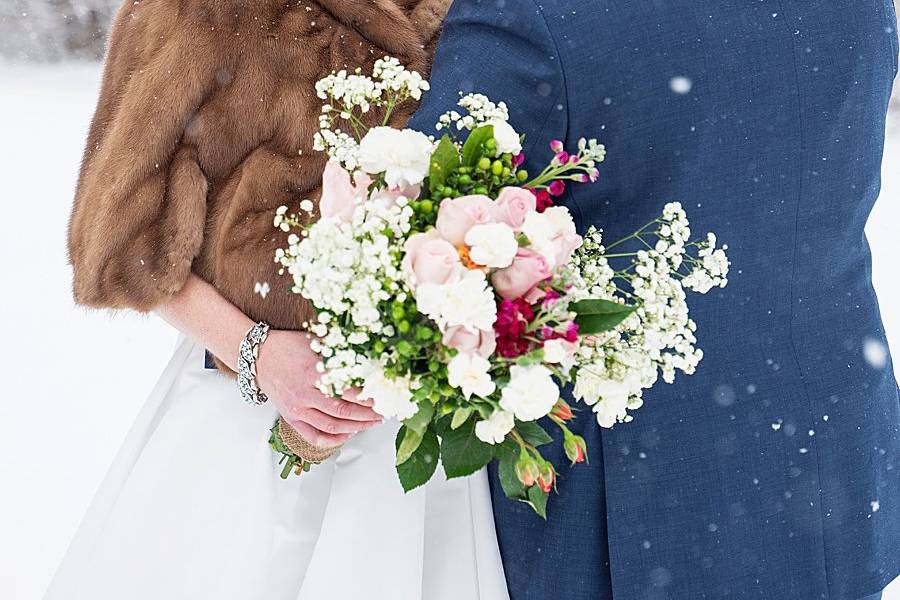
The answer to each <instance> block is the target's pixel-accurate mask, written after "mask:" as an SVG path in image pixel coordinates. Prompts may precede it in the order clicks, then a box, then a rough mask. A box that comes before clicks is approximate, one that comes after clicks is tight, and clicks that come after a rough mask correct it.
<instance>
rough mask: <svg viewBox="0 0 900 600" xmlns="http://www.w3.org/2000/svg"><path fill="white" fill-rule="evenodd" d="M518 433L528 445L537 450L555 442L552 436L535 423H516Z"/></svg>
mask: <svg viewBox="0 0 900 600" xmlns="http://www.w3.org/2000/svg"><path fill="white" fill-rule="evenodd" d="M516 431H518V432H519V435H521V436H522V439H523V440H525V442H526V443H528V444H531V445H532V446H534V447H535V448H537V447H538V446H543V445H545V444H549V443H550V442H552V441H553V438H552V437H550V434H549V433H547V432H546V431H544V428H543V427H541V426H540V425H538V424H537V423H536V422H534V421H516Z"/></svg>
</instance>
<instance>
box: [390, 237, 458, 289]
mask: <svg viewBox="0 0 900 600" xmlns="http://www.w3.org/2000/svg"><path fill="white" fill-rule="evenodd" d="M403 249H404V250H405V251H406V255H405V256H404V257H403V264H402V268H403V272H404V273H406V274H407V278H408V280H409V282H410V285H411V286H412V287H413V288H415V287H416V286H418V285H421V284H423V283H436V284H444V283H447V282H449V281H452V280H454V279H457V278H459V277H460V276H461V275H462V273H463V272H464V271H465V268H464V267H463V265H462V263H461V262H460V260H459V252H458V251H457V250H456V248H454V247H453V244H451V243H450V242H448V241H447V240H445V239H443V238H442V237H441V236H440V234H438V232H437V230H434V229H432V230H430V231H428V233H414V234H413V235H411V236H409V239H408V240H406V243H405V244H404V246H403Z"/></svg>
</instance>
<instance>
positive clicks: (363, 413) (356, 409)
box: [312, 395, 383, 421]
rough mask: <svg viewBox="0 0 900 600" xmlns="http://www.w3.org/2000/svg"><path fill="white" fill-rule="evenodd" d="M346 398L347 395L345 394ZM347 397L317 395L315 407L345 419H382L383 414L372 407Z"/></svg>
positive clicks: (314, 401) (313, 404)
mask: <svg viewBox="0 0 900 600" xmlns="http://www.w3.org/2000/svg"><path fill="white" fill-rule="evenodd" d="M345 398H346V396H345ZM345 398H330V397H328V396H322V395H317V396H315V397H314V398H313V401H312V406H313V408H315V409H317V410H319V411H321V412H323V413H325V414H326V415H330V416H332V417H335V418H337V419H342V420H344V421H381V420H383V419H382V417H381V415H379V414H378V413H377V412H375V411H374V410H372V409H371V407H368V406H365V405H361V404H357V403H355V402H353V401H352V400H347V399H345Z"/></svg>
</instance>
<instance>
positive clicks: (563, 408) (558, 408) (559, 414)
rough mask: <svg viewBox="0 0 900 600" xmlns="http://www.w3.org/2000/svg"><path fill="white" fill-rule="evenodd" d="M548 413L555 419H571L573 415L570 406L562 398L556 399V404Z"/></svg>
mask: <svg viewBox="0 0 900 600" xmlns="http://www.w3.org/2000/svg"><path fill="white" fill-rule="evenodd" d="M550 414H551V415H553V416H554V417H556V418H557V419H562V420H563V421H571V420H572V416H573V415H572V407H571V406H569V405H568V403H567V402H566V401H565V400H563V399H562V398H560V399H559V400H557V401H556V404H555V405H554V406H553V410H552V411H550Z"/></svg>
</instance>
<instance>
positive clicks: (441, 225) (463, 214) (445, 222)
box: [435, 195, 494, 247]
mask: <svg viewBox="0 0 900 600" xmlns="http://www.w3.org/2000/svg"><path fill="white" fill-rule="evenodd" d="M493 204H494V201H493V200H491V199H490V198H488V197H487V196H480V195H474V196H462V197H461V198H448V199H446V200H444V201H442V202H441V205H440V208H439V209H438V216H437V222H436V223H435V227H437V230H438V231H439V232H440V233H441V236H442V237H443V238H444V239H445V240H447V241H448V242H450V243H451V244H453V245H454V246H457V247H458V246H462V245H463V244H465V238H466V233H468V231H469V230H470V229H471V228H472V227H473V226H474V225H479V224H483V223H491V222H492V221H493V219H492V217H491V208H492V206H493Z"/></svg>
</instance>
